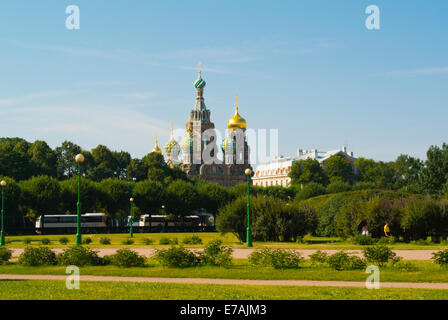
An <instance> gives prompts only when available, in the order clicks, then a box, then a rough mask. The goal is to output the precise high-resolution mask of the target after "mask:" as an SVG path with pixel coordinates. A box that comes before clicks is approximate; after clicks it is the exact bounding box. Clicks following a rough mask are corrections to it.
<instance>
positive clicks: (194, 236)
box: [182, 234, 202, 244]
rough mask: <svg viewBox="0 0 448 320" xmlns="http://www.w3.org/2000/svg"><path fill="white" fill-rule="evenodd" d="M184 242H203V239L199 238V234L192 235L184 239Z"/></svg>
mask: <svg viewBox="0 0 448 320" xmlns="http://www.w3.org/2000/svg"><path fill="white" fill-rule="evenodd" d="M182 243H183V244H201V243H202V239H201V238H199V237H198V236H197V235H195V234H194V235H192V236H191V237H186V238H183V239H182Z"/></svg>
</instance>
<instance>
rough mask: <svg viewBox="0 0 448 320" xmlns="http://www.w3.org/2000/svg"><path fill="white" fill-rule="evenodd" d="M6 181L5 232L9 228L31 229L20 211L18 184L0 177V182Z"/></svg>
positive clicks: (8, 178) (10, 179) (20, 192)
mask: <svg viewBox="0 0 448 320" xmlns="http://www.w3.org/2000/svg"><path fill="white" fill-rule="evenodd" d="M1 180H5V181H6V187H5V220H4V222H5V230H8V229H9V228H23V227H26V226H28V227H31V225H30V224H29V223H28V222H29V220H27V219H25V216H24V215H23V212H22V211H21V210H20V206H21V203H22V199H21V195H22V190H21V189H20V186H19V184H18V183H17V182H16V181H15V180H14V179H13V178H10V177H5V176H0V181H1Z"/></svg>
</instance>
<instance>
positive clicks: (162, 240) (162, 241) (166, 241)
mask: <svg viewBox="0 0 448 320" xmlns="http://www.w3.org/2000/svg"><path fill="white" fill-rule="evenodd" d="M178 243H179V240H178V239H177V238H172V239H170V238H166V237H163V238H160V240H159V244H171V245H173V244H178Z"/></svg>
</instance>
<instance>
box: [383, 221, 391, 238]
mask: <svg viewBox="0 0 448 320" xmlns="http://www.w3.org/2000/svg"><path fill="white" fill-rule="evenodd" d="M384 235H385V236H386V237H388V236H389V235H390V228H389V223H387V222H386V224H385V225H384Z"/></svg>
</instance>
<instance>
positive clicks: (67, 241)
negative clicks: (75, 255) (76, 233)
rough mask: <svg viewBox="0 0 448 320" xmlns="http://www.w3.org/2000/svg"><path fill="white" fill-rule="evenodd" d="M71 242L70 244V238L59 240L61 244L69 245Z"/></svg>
mask: <svg viewBox="0 0 448 320" xmlns="http://www.w3.org/2000/svg"><path fill="white" fill-rule="evenodd" d="M69 242H70V240H69V239H68V238H66V237H62V238H60V239H59V243H60V244H67V243H69Z"/></svg>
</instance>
